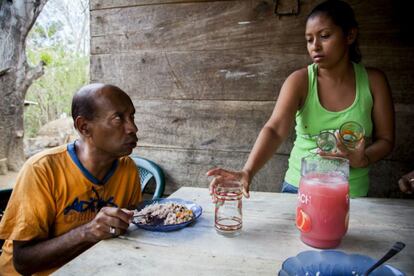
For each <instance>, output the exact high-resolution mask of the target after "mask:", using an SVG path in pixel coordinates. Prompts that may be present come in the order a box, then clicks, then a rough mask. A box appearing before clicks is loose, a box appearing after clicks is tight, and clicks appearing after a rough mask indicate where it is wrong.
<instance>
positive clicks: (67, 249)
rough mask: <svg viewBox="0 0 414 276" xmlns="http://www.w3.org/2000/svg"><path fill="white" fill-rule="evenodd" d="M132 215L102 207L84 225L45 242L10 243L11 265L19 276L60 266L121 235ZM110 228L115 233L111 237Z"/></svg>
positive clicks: (124, 210)
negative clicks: (95, 245)
mask: <svg viewBox="0 0 414 276" xmlns="http://www.w3.org/2000/svg"><path fill="white" fill-rule="evenodd" d="M133 214H134V212H133V211H129V210H126V209H120V208H115V207H104V208H102V209H101V210H100V211H99V213H98V214H97V215H96V216H95V218H94V219H93V220H92V221H90V222H89V223H87V224H84V225H81V226H79V227H77V228H74V229H72V230H71V231H69V232H67V233H65V234H63V235H61V236H58V237H55V238H52V239H47V240H31V241H13V263H14V267H15V268H16V270H17V271H18V272H19V273H20V274H23V275H26V274H29V275H30V274H34V273H36V272H38V271H42V270H47V269H49V268H53V267H57V266H61V265H63V264H65V263H67V262H68V261H70V260H72V259H73V258H74V257H76V256H78V255H79V254H81V253H82V252H83V251H85V250H86V249H88V248H89V247H91V246H92V245H94V244H95V243H97V242H98V241H100V240H104V239H108V238H112V237H116V236H118V235H121V234H124V233H125V231H126V230H127V228H128V226H129V222H130V220H131V219H132V216H133ZM110 227H113V228H114V229H115V230H114V231H113V233H111V230H110Z"/></svg>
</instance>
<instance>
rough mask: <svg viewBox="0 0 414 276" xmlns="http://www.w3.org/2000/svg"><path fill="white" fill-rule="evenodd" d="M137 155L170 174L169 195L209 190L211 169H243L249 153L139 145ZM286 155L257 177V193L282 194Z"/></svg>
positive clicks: (166, 188)
mask: <svg viewBox="0 0 414 276" xmlns="http://www.w3.org/2000/svg"><path fill="white" fill-rule="evenodd" d="M133 154H136V155H139V156H141V157H144V158H147V159H150V160H153V161H154V162H156V163H157V164H159V165H160V166H161V168H162V169H163V170H164V172H165V174H166V180H167V185H166V187H165V194H167V195H168V194H171V193H172V192H174V191H176V190H177V189H178V188H181V187H184V186H188V187H208V185H209V183H210V180H211V179H210V178H208V177H207V176H206V173H207V171H208V170H210V169H212V168H215V167H222V168H227V169H230V170H239V169H241V168H242V167H243V165H244V163H245V161H246V160H247V157H248V154H247V153H243V152H236V151H230V152H227V151H219V150H189V149H177V148H170V149H168V148H157V147H144V146H141V147H140V146H138V148H137V149H136V150H135V151H134V153H133ZM287 160H288V157H287V156H286V155H275V156H274V157H273V158H272V159H271V160H270V161H269V162H268V163H267V164H266V165H265V166H264V167H263V169H262V170H261V171H260V172H259V173H258V174H257V175H256V176H255V178H254V179H253V183H252V186H251V189H252V190H254V191H267V192H279V191H280V188H281V184H282V182H283V178H284V176H285V172H286V169H287Z"/></svg>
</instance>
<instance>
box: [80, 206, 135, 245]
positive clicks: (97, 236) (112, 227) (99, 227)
mask: <svg viewBox="0 0 414 276" xmlns="http://www.w3.org/2000/svg"><path fill="white" fill-rule="evenodd" d="M133 215H134V212H133V211H130V210H127V209H120V208H115V207H103V208H102V209H101V210H100V211H99V213H98V214H97V215H96V217H95V218H94V219H93V220H92V221H90V222H89V223H87V224H86V225H85V226H84V231H85V232H86V237H87V238H88V240H89V241H91V242H98V241H100V240H105V239H108V238H113V237H116V236H119V235H122V234H124V233H125V232H126V230H127V229H128V226H129V223H130V222H131V219H132V216H133Z"/></svg>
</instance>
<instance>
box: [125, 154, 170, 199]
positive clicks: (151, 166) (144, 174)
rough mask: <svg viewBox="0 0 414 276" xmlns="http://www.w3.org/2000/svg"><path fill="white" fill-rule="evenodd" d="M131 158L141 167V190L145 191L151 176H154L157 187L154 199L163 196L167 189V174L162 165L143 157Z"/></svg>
mask: <svg viewBox="0 0 414 276" xmlns="http://www.w3.org/2000/svg"><path fill="white" fill-rule="evenodd" d="M131 158H132V160H134V162H135V164H136V165H137V167H138V168H139V176H140V178H141V191H144V189H145V187H146V186H147V184H148V183H149V181H150V180H151V178H154V179H155V184H156V187H155V191H154V195H153V196H152V199H156V198H160V197H162V195H163V193H164V189H165V176H164V172H163V171H162V169H161V168H160V166H158V165H157V164H156V163H154V162H153V161H151V160H148V159H145V158H142V157H138V156H131Z"/></svg>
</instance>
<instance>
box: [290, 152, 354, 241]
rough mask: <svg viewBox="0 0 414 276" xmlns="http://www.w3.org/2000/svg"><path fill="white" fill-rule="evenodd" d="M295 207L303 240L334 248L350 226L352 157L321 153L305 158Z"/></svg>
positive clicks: (297, 223)
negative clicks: (322, 155) (350, 170)
mask: <svg viewBox="0 0 414 276" xmlns="http://www.w3.org/2000/svg"><path fill="white" fill-rule="evenodd" d="M301 175H302V176H301V180H300V183H299V191H298V204H297V208H296V226H297V228H298V229H299V230H300V232H301V233H300V238H301V240H302V241H303V242H304V243H306V244H308V245H310V246H312V247H316V248H334V247H336V246H338V245H339V244H340V242H341V239H342V237H343V236H344V235H345V234H346V232H347V230H348V220H349V184H348V177H349V161H348V160H347V159H344V158H339V157H329V158H322V157H320V156H318V155H315V156H308V157H305V158H303V159H302V168H301Z"/></svg>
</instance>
